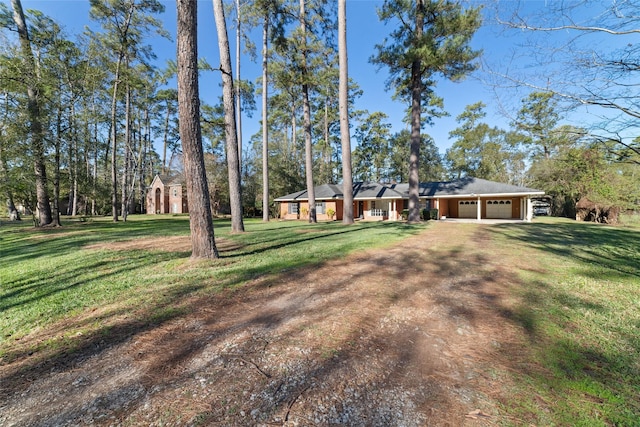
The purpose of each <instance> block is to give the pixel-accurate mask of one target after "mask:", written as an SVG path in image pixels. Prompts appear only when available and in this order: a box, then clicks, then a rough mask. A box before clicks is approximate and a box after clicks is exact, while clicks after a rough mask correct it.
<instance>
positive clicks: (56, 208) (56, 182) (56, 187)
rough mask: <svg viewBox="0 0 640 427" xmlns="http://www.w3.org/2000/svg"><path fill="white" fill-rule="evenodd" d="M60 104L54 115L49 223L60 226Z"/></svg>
mask: <svg viewBox="0 0 640 427" xmlns="http://www.w3.org/2000/svg"><path fill="white" fill-rule="evenodd" d="M61 108H62V106H60V105H59V106H58V108H57V115H56V136H55V143H54V162H55V163H54V169H53V212H52V216H53V218H52V221H51V225H54V226H56V227H59V226H60V145H62V136H61V134H62V112H61V111H60V110H61Z"/></svg>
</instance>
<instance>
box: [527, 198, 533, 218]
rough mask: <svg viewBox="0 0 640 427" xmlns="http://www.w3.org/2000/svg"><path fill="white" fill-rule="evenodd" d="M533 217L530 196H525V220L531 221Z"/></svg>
mask: <svg viewBox="0 0 640 427" xmlns="http://www.w3.org/2000/svg"><path fill="white" fill-rule="evenodd" d="M532 218H533V205H532V204H531V197H530V196H527V222H531V219H532Z"/></svg>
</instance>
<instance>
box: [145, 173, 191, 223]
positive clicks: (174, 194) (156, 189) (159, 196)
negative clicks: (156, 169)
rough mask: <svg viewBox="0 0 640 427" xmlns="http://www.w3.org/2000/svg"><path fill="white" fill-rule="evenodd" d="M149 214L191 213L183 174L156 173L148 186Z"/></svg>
mask: <svg viewBox="0 0 640 427" xmlns="http://www.w3.org/2000/svg"><path fill="white" fill-rule="evenodd" d="M147 213H148V214H168V213H172V214H181V213H189V205H188V204H187V189H186V188H185V184H184V177H183V176H182V175H173V176H168V175H156V176H155V177H154V178H153V181H151V185H149V187H147Z"/></svg>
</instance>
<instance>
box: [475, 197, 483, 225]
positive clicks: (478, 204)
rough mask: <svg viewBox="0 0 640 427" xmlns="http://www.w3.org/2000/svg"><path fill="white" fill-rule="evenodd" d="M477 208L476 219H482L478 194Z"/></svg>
mask: <svg viewBox="0 0 640 427" xmlns="http://www.w3.org/2000/svg"><path fill="white" fill-rule="evenodd" d="M476 206H477V208H476V210H477V212H478V218H477V219H478V221H480V220H482V205H480V196H478V202H477V204H476Z"/></svg>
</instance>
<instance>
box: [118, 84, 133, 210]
mask: <svg viewBox="0 0 640 427" xmlns="http://www.w3.org/2000/svg"><path fill="white" fill-rule="evenodd" d="M124 105H125V107H124V161H123V166H124V170H123V171H122V191H121V197H120V206H122V220H123V221H125V222H126V221H127V216H128V215H129V212H128V211H129V203H128V197H127V193H128V189H129V174H130V172H131V89H130V88H129V85H128V84H127V85H126V94H125V103H124Z"/></svg>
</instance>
